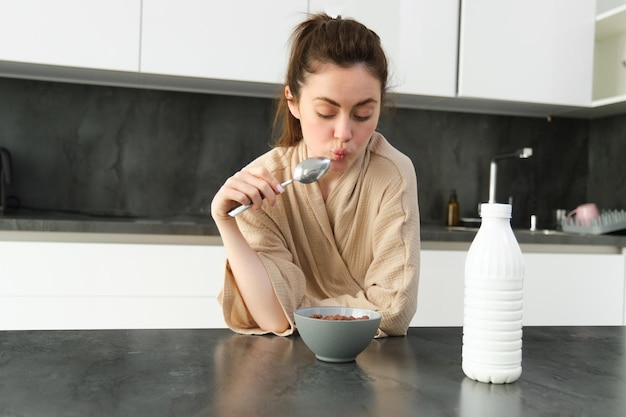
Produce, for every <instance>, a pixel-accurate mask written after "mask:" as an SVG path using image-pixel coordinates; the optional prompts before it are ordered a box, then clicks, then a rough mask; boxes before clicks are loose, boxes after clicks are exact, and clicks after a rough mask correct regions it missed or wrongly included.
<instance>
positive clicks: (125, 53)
mask: <svg viewBox="0 0 626 417" xmlns="http://www.w3.org/2000/svg"><path fill="white" fill-rule="evenodd" d="M140 13H141V0H93V1H83V0H56V1H49V0H19V1H14V0H0V39H2V41H1V42H0V60H1V61H12V62H18V63H29V64H45V65H56V66H64V67H80V68H97V69H105V70H119V71H138V69H139V59H138V58H139V36H140V22H141V19H140Z"/></svg>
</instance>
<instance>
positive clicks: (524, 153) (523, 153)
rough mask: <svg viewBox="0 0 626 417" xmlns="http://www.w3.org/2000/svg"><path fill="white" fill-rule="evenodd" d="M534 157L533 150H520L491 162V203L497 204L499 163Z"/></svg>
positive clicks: (500, 156)
mask: <svg viewBox="0 0 626 417" xmlns="http://www.w3.org/2000/svg"><path fill="white" fill-rule="evenodd" d="M532 155H533V148H522V149H518V150H516V151H515V152H511V153H507V154H503V155H496V156H494V157H493V159H492V160H491V165H490V169H489V203H491V204H493V203H495V202H496V176H497V172H498V164H497V162H498V161H499V160H501V159H508V158H519V159H528V158H530V157H531V156H532Z"/></svg>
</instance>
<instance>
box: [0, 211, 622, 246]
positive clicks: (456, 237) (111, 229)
mask: <svg viewBox="0 0 626 417" xmlns="http://www.w3.org/2000/svg"><path fill="white" fill-rule="evenodd" d="M453 229H454V228H446V227H444V226H440V225H434V224H426V223H422V225H421V238H422V241H423V242H465V243H469V242H471V241H472V240H473V239H474V236H475V235H476V230H477V229H468V230H453ZM0 231H28V232H68V233H107V234H137V235H140V234H143V235H178V236H218V232H217V227H216V226H215V223H214V222H213V219H212V218H211V216H210V215H209V214H206V215H195V216H184V215H181V216H171V217H163V218H133V217H115V216H109V217H107V216H94V215H86V214H72V213H61V212H49V211H43V212H42V211H30V212H29V211H27V210H22V211H20V212H19V214H5V215H3V216H0ZM515 233H516V236H517V240H518V242H519V243H522V244H523V243H528V244H553V245H587V246H589V245H591V246H613V247H626V231H625V230H623V231H621V232H618V233H612V234H605V235H597V236H594V235H579V234H574V233H563V232H560V233H556V234H544V232H543V231H537V232H529V231H528V230H516V231H515Z"/></svg>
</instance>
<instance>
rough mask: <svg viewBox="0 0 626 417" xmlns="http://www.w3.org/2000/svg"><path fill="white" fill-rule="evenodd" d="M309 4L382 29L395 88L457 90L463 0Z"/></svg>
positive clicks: (317, 0) (315, 0)
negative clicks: (460, 19) (460, 7)
mask: <svg viewBox="0 0 626 417" xmlns="http://www.w3.org/2000/svg"><path fill="white" fill-rule="evenodd" d="M309 10H310V11H311V12H312V13H317V12H321V11H325V12H326V13H328V14H330V15H331V16H337V15H341V16H342V17H345V18H348V17H351V18H354V19H356V20H358V21H360V22H361V23H363V24H364V25H366V26H368V27H369V28H370V29H372V30H373V31H374V32H376V33H377V34H378V36H380V38H381V41H382V44H383V47H384V48H385V52H386V53H387V56H388V59H389V64H390V76H391V80H390V81H391V82H390V87H391V88H392V91H393V92H396V93H401V94H415V95H425V96H439V97H454V96H455V95H456V69H457V65H456V64H457V39H458V15H459V0H422V1H414V0H389V1H384V2H381V1H378V0H345V1H341V2H337V1H333V0H310V2H309Z"/></svg>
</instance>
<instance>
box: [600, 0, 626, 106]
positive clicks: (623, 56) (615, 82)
mask: <svg viewBox="0 0 626 417" xmlns="http://www.w3.org/2000/svg"><path fill="white" fill-rule="evenodd" d="M593 100H594V102H593V105H594V107H602V106H605V105H606V106H608V105H614V104H622V103H626V0H612V1H611V0H601V1H598V14H597V17H596V47H595V61H594V73H593ZM622 107H624V109H625V110H626V105H623V104H622Z"/></svg>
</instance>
